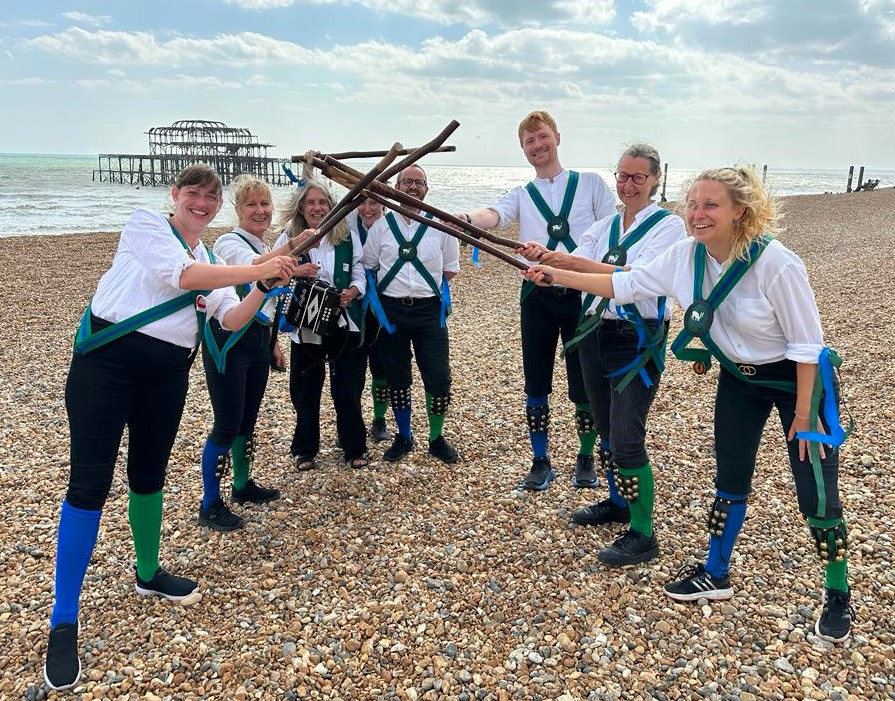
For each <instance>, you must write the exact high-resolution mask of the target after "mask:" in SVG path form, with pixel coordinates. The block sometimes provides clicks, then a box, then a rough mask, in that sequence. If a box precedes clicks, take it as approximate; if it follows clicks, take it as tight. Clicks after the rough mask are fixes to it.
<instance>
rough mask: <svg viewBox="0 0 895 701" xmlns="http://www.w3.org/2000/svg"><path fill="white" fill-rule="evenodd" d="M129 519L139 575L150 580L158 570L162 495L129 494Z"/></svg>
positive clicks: (157, 493)
mask: <svg viewBox="0 0 895 701" xmlns="http://www.w3.org/2000/svg"><path fill="white" fill-rule="evenodd" d="M128 497H129V499H128V504H127V517H128V520H129V521H130V524H131V534H132V535H133V538H134V552H135V553H136V554H137V574H138V575H140V579H142V580H144V581H145V580H149V579H152V578H153V577H154V576H155V572H156V570H157V569H158V545H159V540H160V539H161V534H162V493H161V491H158V492H156V493H155V494H135V493H134V492H130V493H129V494H128Z"/></svg>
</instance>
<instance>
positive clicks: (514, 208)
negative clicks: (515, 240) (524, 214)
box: [488, 187, 522, 226]
mask: <svg viewBox="0 0 895 701" xmlns="http://www.w3.org/2000/svg"><path fill="white" fill-rule="evenodd" d="M521 194H522V188H521V187H516V188H513V189H512V190H510V191H509V192H508V193H506V194H505V195H504V196H503V197H501V198H500V199H499V200H497V202H496V203H495V204H493V205H491V206H490V207H489V208H488V209H491V210H494V211H495V212H497V216H498V217H499V219H500V221H499V222H498V226H506V225H507V224H509V223H510V222H514V221H519V198H520V197H521Z"/></svg>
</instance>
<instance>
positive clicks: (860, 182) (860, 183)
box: [855, 166, 864, 192]
mask: <svg viewBox="0 0 895 701" xmlns="http://www.w3.org/2000/svg"><path fill="white" fill-rule="evenodd" d="M863 184H864V166H861V170H859V171H858V187H856V188H855V191H856V192H860V190H861V187H862V186H863Z"/></svg>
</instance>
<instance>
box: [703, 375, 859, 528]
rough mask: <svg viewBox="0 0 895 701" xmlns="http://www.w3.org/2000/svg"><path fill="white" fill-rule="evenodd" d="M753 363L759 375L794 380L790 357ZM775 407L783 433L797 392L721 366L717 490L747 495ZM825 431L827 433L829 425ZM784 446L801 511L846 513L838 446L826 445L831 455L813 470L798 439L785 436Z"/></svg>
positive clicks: (821, 515) (819, 515) (828, 515)
mask: <svg viewBox="0 0 895 701" xmlns="http://www.w3.org/2000/svg"><path fill="white" fill-rule="evenodd" d="M751 367H754V368H755V369H756V375H755V377H756V378H757V379H761V380H775V381H790V382H795V379H796V364H795V363H794V362H793V361H791V360H781V361H779V362H777V363H768V364H766V365H756V366H751ZM821 406H823V404H821ZM774 407H776V408H777V414H778V415H779V417H780V423H781V424H782V427H783V435H784V437H785V436H786V435H787V434H788V433H789V427H790V426H791V425H792V422H793V418H794V417H795V410H796V395H795V394H793V393H791V392H787V391H785V390H779V389H771V388H768V387H762V386H761V385H756V384H754V383H751V382H746V381H745V380H741V379H739V378H738V377H735V376H734V375H732V374H731V373H730V372H728V371H727V370H725V369H723V368H722V369H721V372H720V374H719V377H718V394H717V397H716V399H715V455H716V458H717V462H718V467H717V476H716V479H715V486H716V487H717V488H718V489H719V490H721V491H724V492H729V493H730V494H748V493H749V491H750V490H751V488H752V475H753V474H754V472H755V458H756V456H757V455H758V444H759V442H760V441H761V434H762V431H763V430H764V426H765V424H766V423H767V421H768V417H769V416H770V414H771V409H773V408H774ZM824 432H825V433H826V432H828V427H827V426H826V425H825V424H824ZM786 449H787V451H788V453H789V466H790V469H791V470H792V475H793V479H794V480H795V485H796V496H797V497H798V500H799V511H801V512H802V514H804V515H805V516H812V517H817V518H824V519H832V518H839V517H840V516H842V503H841V502H840V501H839V451H838V450H833V449H831V448H829V447H827V448H825V450H826V453H827V457H826V458H824V459H823V460H822V461H821V474H820V475H815V474H814V468H813V467H812V466H811V462H810V460H799V441H798V439H797V438H796V439H794V440H791V441H787V442H786ZM818 494H823V495H824V500H825V502H826V508H825V509H823V510H822V511H821V513H818V504H819V503H820V499H819V497H818Z"/></svg>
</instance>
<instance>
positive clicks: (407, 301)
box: [401, 297, 414, 307]
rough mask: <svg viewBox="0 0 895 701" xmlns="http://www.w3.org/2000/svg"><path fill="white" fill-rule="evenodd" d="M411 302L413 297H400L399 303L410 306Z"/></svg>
mask: <svg viewBox="0 0 895 701" xmlns="http://www.w3.org/2000/svg"><path fill="white" fill-rule="evenodd" d="M413 303H414V299H413V297H401V304H403V305H404V306H405V307H412V306H413Z"/></svg>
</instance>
